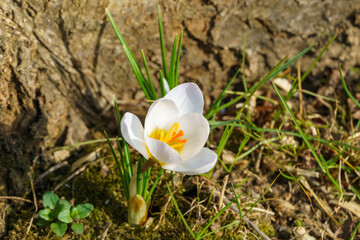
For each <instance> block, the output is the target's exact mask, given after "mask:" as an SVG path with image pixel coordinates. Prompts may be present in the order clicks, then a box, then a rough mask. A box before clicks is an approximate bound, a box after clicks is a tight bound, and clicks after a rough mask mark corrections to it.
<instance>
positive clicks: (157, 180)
mask: <svg viewBox="0 0 360 240" xmlns="http://www.w3.org/2000/svg"><path fill="white" fill-rule="evenodd" d="M163 173H164V169H163V168H161V170H160V172H159V174H158V176H157V178H156V179H155V182H154V184H153V185H152V186H151V188H150V191H149V194H148V195H147V196H146V199H145V201H146V204H148V203H149V200H150V198H151V195H152V194H153V192H154V190H155V187H156V185H157V183H158V182H159V180H160V178H161V176H162V174H163Z"/></svg>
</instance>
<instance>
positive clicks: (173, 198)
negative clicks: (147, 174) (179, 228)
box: [166, 183, 198, 239]
mask: <svg viewBox="0 0 360 240" xmlns="http://www.w3.org/2000/svg"><path fill="white" fill-rule="evenodd" d="M166 187H167V189H168V191H169V193H170V196H171V199H172V200H173V203H174V206H175V208H176V210H177V212H178V213H179V215H180V217H181V221H182V222H183V223H184V225H185V227H186V229H187V230H188V231H189V233H190V235H191V236H192V237H193V238H195V239H198V238H197V237H196V236H195V234H194V233H193V231H192V230H191V228H190V227H189V225H188V224H187V222H186V220H185V218H184V216H183V215H182V213H181V211H180V209H179V206H178V204H177V202H176V199H175V197H174V195H173V193H172V191H171V189H170V186H169V184H168V183H166Z"/></svg>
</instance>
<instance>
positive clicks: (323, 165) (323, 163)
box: [273, 83, 342, 194]
mask: <svg viewBox="0 0 360 240" xmlns="http://www.w3.org/2000/svg"><path fill="white" fill-rule="evenodd" d="M273 87H274V89H275V91H276V93H277V94H278V96H279V98H280V100H281V102H282V104H283V106H284V107H285V109H286V110H287V112H288V113H289V115H290V116H291V118H292V120H293V122H294V124H295V126H296V128H297V129H298V131H299V133H300V135H301V137H302V138H303V140H304V142H305V143H306V145H307V146H308V148H309V149H310V151H311V153H312V154H313V156H314V158H315V159H316V161H317V162H318V165H319V166H320V168H321V170H322V171H323V172H324V173H326V175H327V176H328V177H329V178H330V180H331V181H332V182H333V184H334V185H335V186H336V188H337V189H338V191H339V192H340V194H342V190H341V188H340V185H339V183H338V182H337V181H336V180H335V179H334V178H333V177H332V176H331V174H330V172H329V170H328V166H327V163H326V161H325V159H324V158H323V156H322V155H321V154H320V157H319V155H318V154H317V153H316V151H315V149H314V148H313V146H312V145H311V144H310V142H309V140H308V139H307V137H306V135H305V134H304V131H303V130H302V128H301V127H300V125H299V123H298V122H297V120H296V118H295V116H294V114H293V113H292V111H291V109H290V108H289V106H288V105H287V103H286V101H285V99H284V98H283V96H282V95H281V93H280V91H279V89H278V88H277V86H276V85H275V83H273Z"/></svg>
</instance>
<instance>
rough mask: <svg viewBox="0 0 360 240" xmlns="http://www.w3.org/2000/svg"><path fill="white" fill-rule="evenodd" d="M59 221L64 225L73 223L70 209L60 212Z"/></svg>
mask: <svg viewBox="0 0 360 240" xmlns="http://www.w3.org/2000/svg"><path fill="white" fill-rule="evenodd" d="M58 219H59V220H60V221H62V222H64V223H71V222H72V221H73V219H72V218H71V216H70V209H63V210H62V211H60V212H59V215H58Z"/></svg>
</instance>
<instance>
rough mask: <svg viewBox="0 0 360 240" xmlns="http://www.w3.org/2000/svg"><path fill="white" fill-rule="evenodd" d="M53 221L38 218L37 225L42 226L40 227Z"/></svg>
mask: <svg viewBox="0 0 360 240" xmlns="http://www.w3.org/2000/svg"><path fill="white" fill-rule="evenodd" d="M50 223H51V222H49V221H46V220H45V219H42V218H40V219H39V220H37V222H36V225H38V226H40V227H46V226H48V225H49V224H50Z"/></svg>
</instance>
